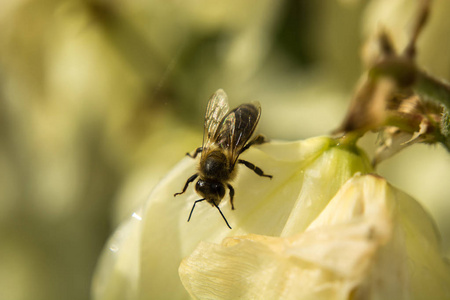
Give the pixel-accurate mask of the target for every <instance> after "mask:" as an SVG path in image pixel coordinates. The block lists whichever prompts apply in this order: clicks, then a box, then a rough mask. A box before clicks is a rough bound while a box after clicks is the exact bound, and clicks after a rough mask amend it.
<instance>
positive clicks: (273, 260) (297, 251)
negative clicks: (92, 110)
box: [93, 137, 450, 300]
mask: <svg viewBox="0 0 450 300" xmlns="http://www.w3.org/2000/svg"><path fill="white" fill-rule="evenodd" d="M242 157H243V159H248V160H250V161H252V162H254V163H255V164H257V165H258V166H260V167H261V168H262V169H264V170H265V171H266V172H267V173H270V174H271V175H273V179H272V180H271V181H269V182H267V181H265V180H262V178H261V177H259V176H255V174H253V172H251V171H249V170H246V169H245V168H241V169H239V170H238V171H239V172H238V173H239V174H238V177H237V178H236V180H235V181H234V183H233V185H234V187H235V190H236V194H235V201H234V203H235V208H236V209H235V210H234V211H232V210H231V208H230V205H229V203H228V201H226V200H224V201H222V203H221V205H220V208H221V210H222V212H223V213H224V215H226V217H227V220H228V222H229V223H230V225H231V226H232V227H233V229H232V230H230V229H229V228H228V227H227V226H226V225H225V224H224V222H223V219H222V218H221V216H220V215H219V214H218V212H217V210H215V209H214V208H212V207H211V206H210V205H207V204H204V205H201V204H199V205H197V207H196V211H195V215H194V217H193V218H192V219H191V221H190V222H189V223H187V222H186V220H187V217H188V214H189V211H190V209H191V207H192V204H193V202H194V201H195V200H197V199H198V198H199V197H198V195H197V194H196V193H195V191H194V189H192V188H191V189H188V191H187V192H186V194H185V195H182V196H180V197H179V198H174V197H173V194H174V192H177V191H178V190H179V189H180V187H181V186H182V185H183V184H184V182H185V180H186V178H187V177H189V176H190V175H191V174H192V173H193V170H194V169H195V167H196V161H195V160H193V159H191V158H189V157H186V158H185V159H183V160H182V161H181V162H180V163H179V164H178V165H176V166H175V167H174V169H173V170H172V171H171V172H169V174H167V175H166V177H165V178H164V179H163V180H162V181H161V182H160V183H159V184H158V185H157V186H156V187H155V188H154V189H153V192H152V193H151V195H150V197H149V198H148V200H147V201H146V203H145V205H144V206H143V207H142V209H141V210H139V211H137V212H136V213H134V214H133V216H132V217H131V218H130V219H129V220H128V221H127V222H125V223H124V224H122V226H120V227H119V229H117V231H116V233H115V234H114V235H113V236H112V238H111V239H110V241H109V242H108V244H107V246H106V247H105V250H104V253H103V255H102V258H101V260H100V262H99V265H98V269H97V272H96V276H95V278H94V281H93V298H94V299H97V300H100V299H189V298H190V297H193V298H196V299H277V298H278V299H320V298H323V299H351V298H352V297H353V299H360V298H364V299H389V298H391V299H392V298H395V299H403V298H414V299H422V298H424V296H426V295H429V296H433V295H435V296H436V297H437V296H444V295H445V296H450V294H449V290H448V287H450V269H449V267H448V265H447V263H446V262H445V260H444V259H443V257H442V253H441V250H440V243H439V238H438V233H437V231H436V229H435V226H434V223H433V221H432V219H431V218H430V217H429V215H428V214H427V213H426V212H424V210H423V209H422V208H421V206H420V205H419V204H418V203H417V202H416V201H415V200H414V199H412V198H411V197H409V196H407V195H406V194H404V193H403V192H400V191H398V190H396V189H395V188H393V187H391V186H390V185H389V184H387V183H386V181H385V180H384V179H382V178H380V177H378V176H376V175H365V174H370V173H371V172H373V170H372V167H371V164H370V163H369V160H368V158H367V157H366V155H365V154H364V153H363V152H362V151H361V150H360V149H358V148H357V147H356V146H355V145H354V143H353V142H352V141H351V139H350V141H349V140H346V139H345V138H341V139H332V138H329V137H318V138H311V139H308V140H305V141H298V142H270V143H267V144H263V145H261V146H258V147H254V148H251V149H249V151H248V153H247V152H246V153H244V154H243V155H242ZM225 199H227V198H225ZM180 264H181V265H180Z"/></svg>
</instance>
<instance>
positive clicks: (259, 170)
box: [238, 159, 272, 179]
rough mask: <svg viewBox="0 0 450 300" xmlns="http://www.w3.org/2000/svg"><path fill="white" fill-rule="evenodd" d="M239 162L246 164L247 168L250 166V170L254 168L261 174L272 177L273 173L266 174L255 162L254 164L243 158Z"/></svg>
mask: <svg viewBox="0 0 450 300" xmlns="http://www.w3.org/2000/svg"><path fill="white" fill-rule="evenodd" d="M238 163H240V164H243V165H245V166H246V167H247V168H249V169H250V170H253V171H254V172H255V173H256V174H258V175H259V176H264V177H269V178H270V179H272V175H267V174H264V172H263V170H261V169H260V168H258V167H257V166H255V165H254V164H252V163H251V162H248V161H246V160H243V159H239V160H238Z"/></svg>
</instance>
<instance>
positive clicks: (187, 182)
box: [173, 174, 198, 197]
mask: <svg viewBox="0 0 450 300" xmlns="http://www.w3.org/2000/svg"><path fill="white" fill-rule="evenodd" d="M197 176H198V174H194V175H192V176H191V177H189V179H188V180H187V181H186V184H185V185H184V188H183V190H182V191H181V193H175V194H173V196H174V197H175V196H176V195H181V194H183V193H184V192H186V189H187V188H188V185H189V183H191V182H192V181H194V180H195V178H197Z"/></svg>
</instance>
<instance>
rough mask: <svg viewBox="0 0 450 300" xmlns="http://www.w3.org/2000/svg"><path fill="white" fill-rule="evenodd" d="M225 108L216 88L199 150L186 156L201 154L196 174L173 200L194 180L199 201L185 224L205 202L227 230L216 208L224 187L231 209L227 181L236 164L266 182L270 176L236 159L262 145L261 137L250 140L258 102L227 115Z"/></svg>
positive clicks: (223, 96) (223, 97)
mask: <svg viewBox="0 0 450 300" xmlns="http://www.w3.org/2000/svg"><path fill="white" fill-rule="evenodd" d="M228 109H229V106H228V100H227V95H226V94H225V92H224V91H223V90H222V89H219V90H218V91H216V92H215V93H214V94H213V95H212V96H211V98H210V99H209V102H208V107H207V109H206V115H205V124H204V133H203V144H202V147H199V148H197V149H196V150H195V151H194V153H193V154H190V153H187V154H186V155H188V156H190V157H191V158H193V159H195V158H196V157H197V155H198V154H200V153H201V157H200V161H199V164H198V170H197V173H195V174H194V175H192V176H191V177H189V179H188V180H187V181H186V184H185V185H184V187H183V190H182V191H181V192H180V193H175V194H174V197H175V196H177V195H181V194H183V193H184V192H185V191H186V189H187V188H188V186H189V184H190V183H191V182H193V181H194V180H195V179H197V177H198V178H199V179H198V180H197V183H196V184H195V190H196V191H197V193H198V194H199V195H200V196H201V197H202V199H199V200H196V201H195V202H194V205H193V206H192V209H191V212H190V214H189V218H188V220H187V221H188V222H189V220H190V219H191V216H192V213H193V211H194V208H195V205H196V204H197V203H199V202H202V201H206V202H208V203H209V204H211V205H212V206H213V207H215V208H217V210H218V211H219V212H220V215H221V216H222V218H223V219H224V221H225V223H226V224H227V226H228V228H230V229H231V226H230V224H228V221H227V219H226V218H225V216H224V215H223V213H222V211H221V210H220V208H219V204H220V202H221V201H222V199H223V198H224V196H225V191H226V190H225V187H227V188H228V190H229V197H230V204H231V209H232V210H234V203H233V199H234V188H233V186H232V185H231V184H230V181H232V180H233V179H234V178H235V177H236V171H237V170H236V168H235V166H236V163H238V164H242V165H244V166H246V167H247V168H249V169H250V170H252V171H254V172H255V173H256V174H257V175H259V176H263V177H268V178H270V179H272V176H271V175H267V174H264V172H263V171H262V170H261V169H260V168H259V167H257V166H255V165H254V164H252V163H251V162H248V161H246V160H243V159H239V156H240V155H241V154H242V153H243V152H244V151H246V150H247V149H248V148H250V147H251V146H252V145H256V144H262V143H264V142H265V139H264V136H262V135H257V136H256V137H254V138H253V139H250V138H251V137H252V136H253V133H254V131H255V129H256V125H257V124H258V121H259V117H260V115H261V106H260V105H259V103H247V104H242V105H240V106H238V107H236V108H235V109H233V110H232V111H230V112H228Z"/></svg>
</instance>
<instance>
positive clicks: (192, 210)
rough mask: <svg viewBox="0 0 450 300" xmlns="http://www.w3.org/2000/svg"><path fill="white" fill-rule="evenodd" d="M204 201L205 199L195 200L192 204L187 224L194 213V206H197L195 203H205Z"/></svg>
mask: <svg viewBox="0 0 450 300" xmlns="http://www.w3.org/2000/svg"><path fill="white" fill-rule="evenodd" d="M205 200H206V198H203V199H200V200H197V201H195V202H194V205H192V209H191V213H190V214H189V218H188V220H187V221H188V222H189V220H190V219H191V216H192V213H193V212H194V208H195V204H197V202H202V201H205ZM227 224H228V223H227Z"/></svg>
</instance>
